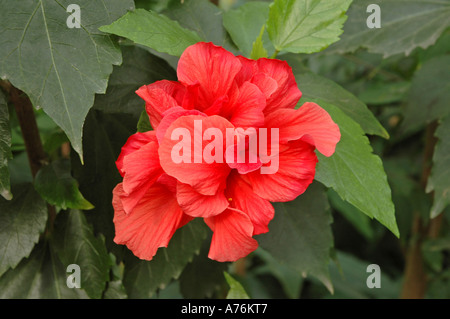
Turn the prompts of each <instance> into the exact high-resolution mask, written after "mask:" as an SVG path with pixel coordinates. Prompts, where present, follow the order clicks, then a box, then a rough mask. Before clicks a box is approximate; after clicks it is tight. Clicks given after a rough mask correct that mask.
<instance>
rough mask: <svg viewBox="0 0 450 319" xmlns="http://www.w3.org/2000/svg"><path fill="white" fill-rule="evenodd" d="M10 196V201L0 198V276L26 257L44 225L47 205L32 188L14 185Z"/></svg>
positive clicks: (31, 186)
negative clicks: (11, 197) (12, 196)
mask: <svg viewBox="0 0 450 319" xmlns="http://www.w3.org/2000/svg"><path fill="white" fill-rule="evenodd" d="M13 194H14V198H13V199H12V200H11V201H7V200H5V199H3V198H0V242H1V243H2V245H1V246H0V276H1V275H2V274H3V273H4V272H5V271H6V270H7V269H8V268H15V267H16V266H17V264H18V263H19V262H20V261H21V260H22V259H23V258H24V257H28V256H29V255H30V253H31V251H32V250H33V247H34V245H35V244H36V243H37V242H38V241H39V235H40V234H41V233H42V232H43V231H44V229H45V224H46V222H47V205H46V204H45V201H43V200H42V199H41V197H40V196H39V194H38V193H36V191H35V190H34V188H33V185H31V184H22V185H18V186H16V187H14V188H13ZM0 291H1V289H0Z"/></svg>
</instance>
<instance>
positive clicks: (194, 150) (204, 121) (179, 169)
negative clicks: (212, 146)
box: [159, 115, 234, 195]
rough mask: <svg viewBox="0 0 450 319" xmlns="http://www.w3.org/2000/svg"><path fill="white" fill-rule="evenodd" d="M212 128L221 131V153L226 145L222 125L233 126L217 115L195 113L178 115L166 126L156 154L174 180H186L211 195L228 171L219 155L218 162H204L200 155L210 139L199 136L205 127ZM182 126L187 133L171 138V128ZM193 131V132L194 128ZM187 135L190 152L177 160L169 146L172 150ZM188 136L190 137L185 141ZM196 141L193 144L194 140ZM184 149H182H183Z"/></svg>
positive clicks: (186, 182) (172, 130) (180, 127)
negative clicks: (185, 160) (177, 137)
mask: <svg viewBox="0 0 450 319" xmlns="http://www.w3.org/2000/svg"><path fill="white" fill-rule="evenodd" d="M194 121H198V122H197V124H198V123H201V126H202V128H201V131H200V130H199V128H196V126H195V124H194V123H195V122H194ZM208 128H214V129H218V130H220V132H222V140H220V141H219V142H220V143H221V144H222V145H221V146H222V154H225V153H224V152H225V147H226V140H225V139H226V134H225V131H226V128H233V129H234V127H233V125H232V124H231V123H230V122H228V121H227V120H226V119H224V118H222V117H220V116H216V115H214V116H210V117H203V116H199V115H188V116H182V117H180V118H178V119H177V120H175V121H174V122H173V123H172V125H170V127H169V128H168V129H167V131H166V135H165V137H164V139H163V141H162V143H161V145H160V148H159V158H160V161H161V166H162V167H163V169H164V171H165V172H166V173H167V174H169V175H170V176H172V177H175V178H176V179H177V180H178V181H180V182H182V183H185V184H189V185H190V186H192V187H193V188H194V189H195V190H196V191H197V192H199V193H201V194H203V195H215V194H216V193H217V191H218V189H219V187H220V185H223V183H225V180H226V178H227V176H228V173H229V172H230V168H229V167H228V165H227V164H226V163H225V161H224V160H223V157H222V158H221V161H222V162H221V163H220V162H212V163H207V162H206V161H205V159H204V158H203V150H204V149H205V146H206V145H208V144H209V143H212V141H207V140H203V134H204V132H205V130H206V129H208ZM176 129H183V130H185V132H188V133H189V136H186V137H185V136H183V137H182V138H181V139H180V140H172V139H171V136H172V133H173V132H174V130H176ZM194 131H195V132H194ZM185 138H187V143H186V147H187V148H188V149H189V150H190V152H191V155H190V157H189V159H188V162H187V163H185V162H183V161H181V162H179V163H178V162H177V160H175V159H174V158H172V150H174V152H175V153H178V152H177V151H175V150H176V147H177V144H179V143H182V142H184V139H185ZM189 138H190V141H189ZM196 141H197V142H199V144H198V146H199V147H197V146H196V145H195V142H196ZM183 151H184V149H183ZM177 155H178V154H177Z"/></svg>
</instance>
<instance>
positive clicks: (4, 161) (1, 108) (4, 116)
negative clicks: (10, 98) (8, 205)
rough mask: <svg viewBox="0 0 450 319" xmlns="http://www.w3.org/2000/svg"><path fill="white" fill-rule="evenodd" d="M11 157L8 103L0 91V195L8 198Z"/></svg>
mask: <svg viewBox="0 0 450 319" xmlns="http://www.w3.org/2000/svg"><path fill="white" fill-rule="evenodd" d="M11 158H12V154H11V129H10V127H9V113H8V105H7V103H6V100H5V96H4V95H3V92H2V91H0V195H1V196H3V197H4V198H5V199H8V200H10V199H11V198H12V194H11V186H10V179H9V169H8V159H11Z"/></svg>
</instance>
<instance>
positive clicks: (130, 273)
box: [123, 219, 207, 298]
mask: <svg viewBox="0 0 450 319" xmlns="http://www.w3.org/2000/svg"><path fill="white" fill-rule="evenodd" d="M206 234H207V232H206V226H205V225H204V223H203V222H202V221H201V220H199V219H197V220H194V221H191V222H190V223H188V224H187V225H185V226H183V227H182V228H180V229H179V230H177V231H176V233H175V235H174V236H173V237H172V239H171V240H170V242H169V246H168V247H167V248H160V249H159V250H158V252H157V253H156V255H155V257H153V259H152V260H151V261H145V260H139V259H137V258H135V257H134V256H133V258H131V259H130V260H128V262H126V263H125V273H124V278H123V284H124V286H125V289H126V291H127V293H128V296H129V297H130V298H150V297H152V296H153V294H154V293H155V292H156V291H157V289H158V288H159V289H163V288H164V287H165V286H166V285H167V284H168V283H169V282H170V281H171V280H172V278H178V277H179V276H180V274H181V272H182V271H183V269H184V268H185V267H186V265H187V264H188V263H189V262H190V261H192V259H193V258H194V255H196V254H198V253H199V251H200V247H201V245H202V242H203V240H204V239H205V237H206Z"/></svg>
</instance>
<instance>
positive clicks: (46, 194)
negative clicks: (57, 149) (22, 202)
mask: <svg viewBox="0 0 450 319" xmlns="http://www.w3.org/2000/svg"><path fill="white" fill-rule="evenodd" d="M34 188H35V189H36V191H37V192H38V193H39V194H40V195H41V196H42V198H44V199H45V200H46V201H47V202H48V203H49V204H51V205H54V206H58V207H61V208H62V209H67V208H74V209H86V210H87V209H92V208H94V206H92V204H91V203H89V202H88V201H87V200H86V199H85V198H84V197H83V195H82V194H81V193H80V191H79V189H78V182H77V181H76V180H75V179H74V178H73V177H72V174H71V171H70V161H69V160H68V159H60V160H56V161H53V162H51V163H50V164H48V165H46V166H44V167H42V168H41V169H40V170H39V171H38V173H37V174H36V177H35V180H34Z"/></svg>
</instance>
